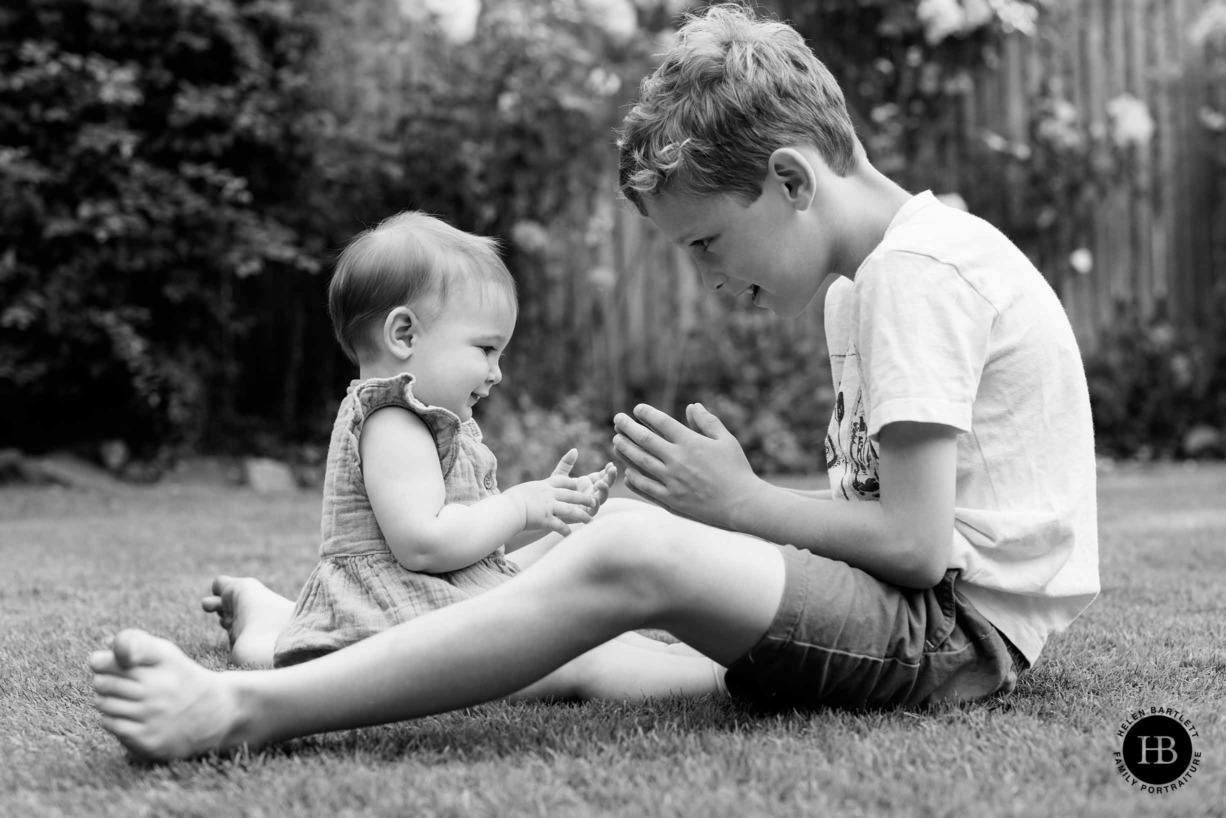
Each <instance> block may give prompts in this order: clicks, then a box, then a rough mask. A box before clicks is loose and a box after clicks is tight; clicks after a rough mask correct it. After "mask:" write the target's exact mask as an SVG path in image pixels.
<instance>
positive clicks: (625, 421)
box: [613, 414, 671, 460]
mask: <svg viewBox="0 0 1226 818" xmlns="http://www.w3.org/2000/svg"><path fill="white" fill-rule="evenodd" d="M613 428H614V429H616V430H617V434H616V435H614V436H613V448H614V449H615V450H617V452H618V453H619V454H620V453H621V450H620V449H618V447H617V441H618V438H619V437H620V438H621V439H622V440H623V442H624V443H629V444H631V445H632V446H634V447H635V448H638V449H641V450H642V451H644V452H646V453H647V454H649V455H651V456H652V457H654V458H656V459H658V460H663V459H664V457H665V453H666V452H667V451H668V449H669V447H670V446H671V444H670V443H669V442H668V441H667V440H665V439H664V438H662V437H661V436H660V435H658V434H656V433H655V432H654V431H652V430H651V429H649V428H648V427H646V426H644V425H643V424H641V423H639V422H638V421H637V420H635V419H634V418H632V417H630V416H629V415H624V414H618V415H616V416H615V417H614V418H613Z"/></svg>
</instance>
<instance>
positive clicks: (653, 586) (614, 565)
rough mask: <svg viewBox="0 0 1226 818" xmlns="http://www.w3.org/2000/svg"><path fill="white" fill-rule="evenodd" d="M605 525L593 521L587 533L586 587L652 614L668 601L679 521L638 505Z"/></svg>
mask: <svg viewBox="0 0 1226 818" xmlns="http://www.w3.org/2000/svg"><path fill="white" fill-rule="evenodd" d="M637 505H639V506H641V508H639V509H632V510H625V511H624V513H619V514H617V515H615V516H613V517H610V518H609V519H608V520H602V519H600V518H597V519H596V520H595V521H594V522H592V523H591V525H589V526H588V528H587V531H586V535H587V536H586V537H585V541H584V543H583V553H582V554H581V559H582V563H583V568H582V570H583V572H584V574H585V578H586V579H587V581H588V582H590V583H591V584H593V585H594V586H597V587H606V588H615V589H617V591H618V592H620V593H621V594H623V595H624V597H625V598H626V601H627V604H638V605H641V606H643V608H644V609H645V610H652V611H654V610H656V609H658V608H659V606H660V603H661V602H663V601H667V600H668V599H670V598H672V596H674V594H673V593H672V584H673V580H674V578H675V577H677V576H678V573H679V572H680V571H683V570H684V565H682V564H681V562H682V560H681V559H680V557H679V556H678V553H677V551H678V549H677V548H675V546H676V544H677V542H678V540H679V538H680V532H679V531H678V529H679V527H680V526H679V525H678V524H679V523H681V522H683V521H681V520H680V518H677V517H674V516H673V515H671V514H669V513H667V512H665V511H663V510H661V509H659V508H656V507H655V506H648V505H646V504H643V503H639V504H637Z"/></svg>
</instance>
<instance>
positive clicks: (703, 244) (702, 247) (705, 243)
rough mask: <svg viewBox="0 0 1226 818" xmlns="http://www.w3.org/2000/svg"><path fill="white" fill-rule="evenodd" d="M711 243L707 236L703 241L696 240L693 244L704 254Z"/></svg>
mask: <svg viewBox="0 0 1226 818" xmlns="http://www.w3.org/2000/svg"><path fill="white" fill-rule="evenodd" d="M711 241H712V239H711V237H710V236H708V237H707V238H705V239H698V240H697V241H695V242H694V243H693V244H694V246H695V247H697V248H699V249H700V250H702V251H703V252H704V253H705V252H707V248H708V247H710V246H711Z"/></svg>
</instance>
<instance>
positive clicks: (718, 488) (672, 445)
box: [613, 403, 761, 530]
mask: <svg viewBox="0 0 1226 818" xmlns="http://www.w3.org/2000/svg"><path fill="white" fill-rule="evenodd" d="M685 414H686V420H687V421H688V422H689V424H690V428H687V427H685V426H683V425H682V424H681V423H680V422H678V421H676V420H674V419H673V418H671V417H669V416H668V415H666V414H664V413H663V412H661V411H660V410H659V409H655V408H653V407H651V406H647V405H645V404H639V405H638V406H636V407H635V408H634V417H631V416H629V415H626V414H618V415H617V416H616V417H614V418H613V426H614V428H615V429H616V430H617V434H616V435H615V436H614V437H613V448H614V450H615V451H616V452H617V454H618V455H619V456H621V457H622V458H624V459H625V460H626V462H627V464H629V465H628V467H627V469H626V485H627V486H629V487H630V489H631V490H632V491H634V492H635V493H636V494H638V495H640V496H642V497H643V498H644V499H647V500H650V501H651V502H653V503H656V504H657V505H660V506H663V507H665V508H667V509H669V510H670V511H673V512H675V513H677V514H680V515H681V516H683V517H689V518H691V519H694V520H699V521H701V522H704V523H709V524H711V525H715V526H719V527H720V528H727V529H734V530H735V529H737V528H738V526H737V525H736V521H737V520H738V519H739V517H740V514H741V510H742V509H743V508H745V507H747V506H751V505H752V503H753V500H752V498H753V496H754V493H755V491H756V490H757V488H758V487H759V486H760V485H761V480H759V479H758V477H757V475H755V474H754V473H753V469H752V468H751V467H750V465H749V460H748V459H747V458H746V457H745V452H744V451H743V450H742V449H741V444H740V443H738V442H737V440H736V438H735V437H733V436H732V433H731V432H729V431H728V430H727V429H726V428H725V427H724V424H723V423H721V422H720V420H719V418H717V417H716V416H715V415H713V414H711V413H710V412H708V411H707V410H706V409H704V408H703V407H702V405H701V404H697V403H693V404H690V405H689V406H687V407H686V411H685Z"/></svg>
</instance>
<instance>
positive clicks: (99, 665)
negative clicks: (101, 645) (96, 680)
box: [88, 650, 123, 673]
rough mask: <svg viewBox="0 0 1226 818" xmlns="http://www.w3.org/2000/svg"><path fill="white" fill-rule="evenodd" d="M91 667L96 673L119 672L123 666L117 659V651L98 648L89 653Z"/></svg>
mask: <svg viewBox="0 0 1226 818" xmlns="http://www.w3.org/2000/svg"><path fill="white" fill-rule="evenodd" d="M88 664H89V669H90V670H92V671H93V672H94V673H119V672H120V671H121V670H123V668H121V667H120V666H119V663H118V662H116V661H115V653H114V652H113V651H109V650H96V651H94V652H93V653H91V654H90V655H89V662H88Z"/></svg>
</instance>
